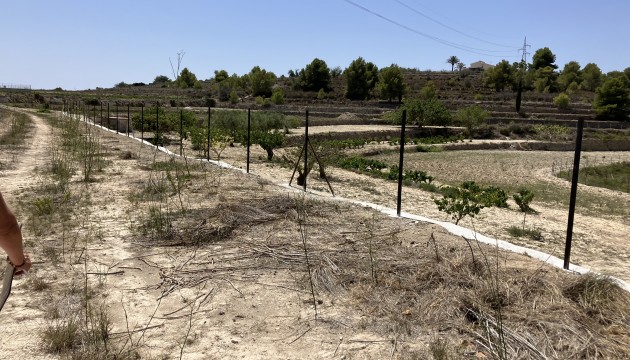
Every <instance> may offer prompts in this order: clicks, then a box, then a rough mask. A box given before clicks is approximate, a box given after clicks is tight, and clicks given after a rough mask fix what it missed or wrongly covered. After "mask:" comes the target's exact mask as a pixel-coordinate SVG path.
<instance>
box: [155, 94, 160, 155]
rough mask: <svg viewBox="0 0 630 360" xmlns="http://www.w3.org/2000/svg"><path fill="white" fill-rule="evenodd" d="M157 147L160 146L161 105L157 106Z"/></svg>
mask: <svg viewBox="0 0 630 360" xmlns="http://www.w3.org/2000/svg"><path fill="white" fill-rule="evenodd" d="M155 146H160V105H159V104H156V105H155Z"/></svg>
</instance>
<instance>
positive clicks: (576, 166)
mask: <svg viewBox="0 0 630 360" xmlns="http://www.w3.org/2000/svg"><path fill="white" fill-rule="evenodd" d="M583 133H584V119H579V120H578V129H577V135H576V139H575V156H574V157H573V180H572V181H571V198H570V201H569V221H568V225H567V241H566V243H565V247H564V269H565V270H569V265H570V264H571V242H572V240H573V220H574V215H575V200H576V198H577V187H578V178H579V175H580V155H581V153H582V134H583Z"/></svg>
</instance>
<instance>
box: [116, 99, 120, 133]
mask: <svg viewBox="0 0 630 360" xmlns="http://www.w3.org/2000/svg"><path fill="white" fill-rule="evenodd" d="M118 130H120V129H119V128H118V104H116V134H118Z"/></svg>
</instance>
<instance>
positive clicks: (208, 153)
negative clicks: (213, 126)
mask: <svg viewBox="0 0 630 360" xmlns="http://www.w3.org/2000/svg"><path fill="white" fill-rule="evenodd" d="M206 146H207V152H206V160H208V161H210V106H208V144H206Z"/></svg>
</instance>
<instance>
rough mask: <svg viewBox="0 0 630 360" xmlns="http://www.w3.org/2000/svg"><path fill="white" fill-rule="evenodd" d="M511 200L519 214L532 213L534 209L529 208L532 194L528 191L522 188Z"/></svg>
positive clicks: (532, 197)
mask: <svg viewBox="0 0 630 360" xmlns="http://www.w3.org/2000/svg"><path fill="white" fill-rule="evenodd" d="M513 198H514V201H515V202H516V205H518V207H519V209H520V210H521V212H524V213H531V212H533V211H534V209H532V208H531V207H530V206H529V204H530V203H531V202H532V200H533V199H534V193H533V192H531V191H530V190H528V189H525V188H522V189H520V190H519V191H518V193H516V194H514V195H513Z"/></svg>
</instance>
